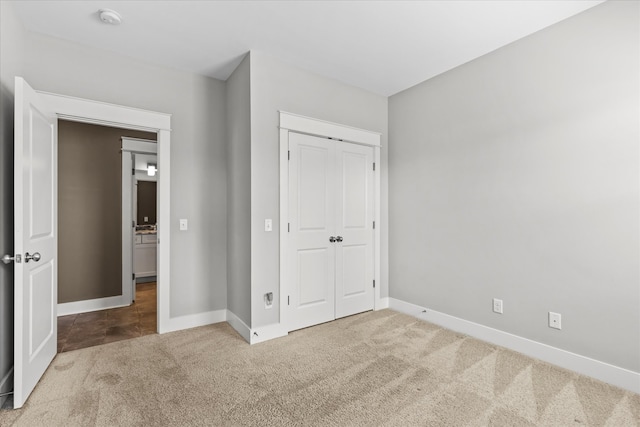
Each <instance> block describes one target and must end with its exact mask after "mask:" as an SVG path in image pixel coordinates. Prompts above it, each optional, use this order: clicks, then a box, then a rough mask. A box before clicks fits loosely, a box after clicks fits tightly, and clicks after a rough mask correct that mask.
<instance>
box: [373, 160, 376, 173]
mask: <svg viewBox="0 0 640 427" xmlns="http://www.w3.org/2000/svg"><path fill="white" fill-rule="evenodd" d="M373 170H374V171H375V170H376V163H375V162H374V163H373Z"/></svg>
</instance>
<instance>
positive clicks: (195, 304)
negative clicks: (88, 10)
mask: <svg viewBox="0 0 640 427" xmlns="http://www.w3.org/2000/svg"><path fill="white" fill-rule="evenodd" d="M4 59H5V58H4V55H3V61H4ZM24 65H25V67H24V77H25V79H26V80H27V81H28V82H29V84H30V85H31V86H32V87H33V88H35V89H37V90H43V91H47V92H53V93H59V94H64V95H70V96H77V97H81V98H87V99H93V100H98V101H103V102H110V103H114V104H120V105H127V106H131V107H137V108H143V109H147V110H153V111H160V112H164V113H171V114H173V116H172V119H171V126H172V133H171V224H169V225H170V227H171V293H170V301H171V302H170V315H171V317H177V316H182V315H189V314H195V313H202V312H207V311H210V310H217V309H225V308H226V305H227V273H226V266H227V259H226V250H227V243H226V240H227V232H226V212H227V208H226V186H227V183H226V161H225V157H226V156H225V132H224V126H225V124H224V123H225V94H224V91H225V84H224V82H221V81H218V80H215V79H211V78H208V77H202V76H197V75H194V74H189V73H185V72H181V71H175V70H171V69H168V68H162V67H156V66H153V65H148V64H145V63H142V62H139V61H136V60H134V59H131V58H127V57H124V56H120V55H116V54H112V53H110V52H106V51H96V50H95V49H90V48H86V47H84V46H81V45H79V44H74V43H70V42H67V41H63V40H59V39H55V38H52V37H47V36H43V35H39V34H34V33H29V34H28V35H27V38H26V43H25V64H24ZM160 174H162V171H160ZM180 218H187V219H188V220H189V230H188V231H179V229H178V225H179V224H178V220H179V219H180Z"/></svg>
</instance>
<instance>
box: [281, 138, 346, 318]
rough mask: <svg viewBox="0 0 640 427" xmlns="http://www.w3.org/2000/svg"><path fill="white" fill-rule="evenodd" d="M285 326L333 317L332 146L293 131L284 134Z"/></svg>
mask: <svg viewBox="0 0 640 427" xmlns="http://www.w3.org/2000/svg"><path fill="white" fill-rule="evenodd" d="M289 142H290V145H289V148H290V161H289V163H290V164H289V214H290V218H291V222H290V231H291V233H290V238H291V240H290V246H289V248H290V250H289V265H290V266H291V268H290V269H289V274H290V276H289V283H290V284H291V287H292V288H291V292H290V294H289V297H288V301H287V303H288V307H289V317H288V318H289V321H290V323H289V328H290V329H291V330H295V329H301V328H305V327H307V326H311V325H317V324H318V323H323V322H328V321H330V320H333V319H335V285H334V280H335V279H334V276H335V250H336V248H335V244H334V243H332V242H330V241H329V238H330V236H335V235H333V234H331V233H332V232H333V231H334V230H335V200H334V196H333V193H334V188H335V172H334V169H335V161H334V158H335V146H334V145H332V144H327V143H326V142H327V140H326V139H321V138H317V137H313V136H308V135H302V134H296V133H292V134H291V136H290V139H289Z"/></svg>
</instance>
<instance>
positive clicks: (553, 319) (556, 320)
mask: <svg viewBox="0 0 640 427" xmlns="http://www.w3.org/2000/svg"><path fill="white" fill-rule="evenodd" d="M549 327H550V328H553V329H562V315H561V314H560V313H554V312H553V311H550V312H549Z"/></svg>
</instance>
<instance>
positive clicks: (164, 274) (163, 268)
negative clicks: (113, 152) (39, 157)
mask: <svg viewBox="0 0 640 427" xmlns="http://www.w3.org/2000/svg"><path fill="white" fill-rule="evenodd" d="M36 92H38V94H40V96H42V97H43V99H44V100H45V101H46V102H47V105H48V106H49V107H50V108H51V109H52V110H53V111H54V112H55V113H56V115H57V116H58V118H59V119H64V120H70V121H74V122H81V123H92V124H97V125H102V126H111V127H119V128H125V129H135V130H142V131H147V132H155V133H157V135H158V138H157V146H158V201H157V204H158V207H157V211H158V258H157V262H158V280H157V283H158V287H157V292H158V333H163V332H167V331H168V330H169V295H170V286H171V283H170V277H171V276H170V249H171V247H170V235H171V227H170V226H171V217H170V206H171V205H170V196H171V192H170V189H171V168H170V166H171V114H165V113H157V112H153V111H147V110H141V109H137V108H132V107H125V106H121V105H115V104H108V103H104V102H99V101H91V100H87V99H81V98H74V97H70V96H65V95H57V94H53V93H48V92H40V91H36Z"/></svg>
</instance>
